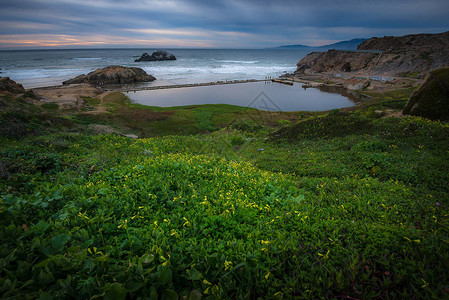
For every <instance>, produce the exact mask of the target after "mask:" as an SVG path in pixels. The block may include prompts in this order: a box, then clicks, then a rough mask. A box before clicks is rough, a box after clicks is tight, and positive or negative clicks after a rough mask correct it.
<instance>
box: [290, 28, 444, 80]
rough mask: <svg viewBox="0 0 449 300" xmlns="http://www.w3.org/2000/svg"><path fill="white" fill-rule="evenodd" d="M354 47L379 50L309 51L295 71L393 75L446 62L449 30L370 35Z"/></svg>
mask: <svg viewBox="0 0 449 300" xmlns="http://www.w3.org/2000/svg"><path fill="white" fill-rule="evenodd" d="M358 49H359V50H374V51H382V52H378V53H374V52H351V51H341V50H329V51H327V52H312V53H310V54H308V55H307V56H306V57H304V58H303V59H301V61H300V62H299V63H298V64H297V66H298V68H297V70H296V72H295V75H299V76H300V75H312V74H318V73H338V72H352V73H357V72H365V73H369V74H370V75H387V76H395V75H399V74H401V73H412V72H426V71H430V70H433V69H437V68H441V67H446V66H449V32H445V33H440V34H418V35H408V36H404V37H383V38H371V39H369V40H366V41H365V42H363V43H362V44H361V45H360V46H359V47H358Z"/></svg>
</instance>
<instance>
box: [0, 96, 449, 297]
mask: <svg viewBox="0 0 449 300" xmlns="http://www.w3.org/2000/svg"><path fill="white" fill-rule="evenodd" d="M401 93H402V94H403V95H404V96H403V97H405V95H406V94H407V93H408V94H410V93H411V90H405V91H401V92H398V91H396V92H391V93H387V94H384V95H374V94H373V95H372V96H373V99H374V100H372V101H371V102H370V103H366V104H365V105H363V106H361V107H360V108H359V109H357V108H356V109H352V111H351V110H348V111H346V112H342V111H337V110H336V111H332V112H328V113H305V112H302V113H288V114H279V113H261V112H257V111H255V110H245V109H244V108H240V107H232V106H222V105H215V106H214V105H208V106H189V107H182V108H147V107H141V106H139V105H134V104H130V103H127V102H126V99H125V98H122V96H120V94H111V96H110V97H109V98H106V99H103V103H95V101H90V103H88V104H87V105H89V106H93V107H97V106H99V105H105V106H106V107H108V112H107V113H104V114H97V115H96V114H88V113H83V112H70V113H67V112H60V114H61V115H56V114H55V113H53V115H50V114H49V112H48V111H46V110H44V109H41V110H39V108H32V107H31V106H30V107H28V108H27V110H26V111H27V112H26V113H23V112H22V113H21V114H18V113H17V112H15V113H14V112H8V113H3V114H2V115H1V118H0V125H1V124H7V122H10V120H12V116H14V118H16V119H17V120H20V122H19V121H17V122H18V123H20V124H22V125H23V126H25V130H24V132H22V133H21V134H17V135H14V134H9V135H8V134H5V132H3V131H2V132H1V134H2V137H1V138H0V151H1V157H2V160H1V161H0V199H1V200H0V237H1V238H0V266H1V267H0V293H1V294H2V297H3V298H6V299H8V298H39V297H40V298H42V299H45V298H49V299H50V298H51V297H52V298H55V299H58V298H79V299H86V298H92V299H98V298H106V299H125V298H128V299H131V298H132V299H134V298H140V299H147V298H150V299H217V298H218V299H219V298H221V299H247V298H264V299H265V298H266V299H283V298H287V299H290V298H295V299H317V298H334V297H339V298H340V297H341V298H364V299H372V298H405V299H407V298H420V299H421V298H429V299H430V298H439V299H442V298H447V297H448V293H449V274H448V273H447V266H448V265H449V215H448V210H447V207H448V202H447V199H448V196H449V190H448V186H447V182H449V172H448V170H449V124H448V123H445V122H438V121H430V120H427V119H422V118H419V117H406V118H389V117H387V118H379V117H378V116H376V115H375V114H374V113H373V112H374V110H383V111H387V110H393V111H397V109H398V107H399V106H400V103H404V99H402V96H398V95H399V94H401ZM85 101H87V102H89V101H88V100H86V99H85ZM401 101H402V102H401ZM404 104H405V103H404ZM22 109H23V108H22ZM14 114H16V115H14ZM21 117H22V119H21ZM8 118H9V119H8ZM51 118H53V119H51ZM48 120H53V121H51V122H52V124H53V125H52V126H50V125H47V121H48ZM55 120H59V121H55ZM281 120H285V121H281ZM63 121H64V122H63ZM227 122H228V123H227ZM177 123H178V124H177ZM226 123H227V124H226ZM92 124H102V125H104V126H110V127H112V128H117V130H118V129H124V128H125V129H131V130H134V131H135V132H138V133H142V132H143V133H145V134H147V135H157V134H164V135H165V136H159V137H151V138H143V139H130V138H127V137H121V136H118V135H116V134H108V135H103V134H93V133H95V132H94V131H92V130H91V129H90V126H91V125H92ZM133 124H135V125H133ZM290 124H292V125H290ZM133 126H134V127H133ZM147 126H148V128H150V129H147ZM26 128H30V130H29V131H27V129H26ZM178 128H179V129H180V130H181V131H180V132H182V133H186V134H189V135H179V134H178V135H173V134H174V133H175V132H176V130H177V129H178ZM280 128H281V129H280ZM277 129H280V130H277ZM275 130H276V132H275V133H273V131H275ZM204 133H208V134H204ZM269 133H271V134H269ZM166 134H170V135H168V136H167V135H166ZM267 134H268V135H267ZM267 137H268V138H267Z"/></svg>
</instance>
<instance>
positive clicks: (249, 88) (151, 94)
mask: <svg viewBox="0 0 449 300" xmlns="http://www.w3.org/2000/svg"><path fill="white" fill-rule="evenodd" d="M125 95H127V96H128V97H129V98H130V99H131V101H133V102H134V103H139V104H143V105H148V106H160V107H170V106H186V105H201V104H231V105H238V106H244V107H253V108H257V109H260V110H267V111H325V110H331V109H338V108H343V107H350V106H354V105H355V104H356V103H357V102H360V101H361V100H360V99H359V98H357V96H355V95H354V94H351V93H349V92H348V91H345V90H343V89H340V88H319V89H318V88H308V89H304V88H302V84H301V83H295V84H293V85H292V86H290V85H285V84H280V83H274V82H249V83H238V84H225V85H211V86H199V87H183V88H170V89H160V90H141V91H130V92H126V93H125Z"/></svg>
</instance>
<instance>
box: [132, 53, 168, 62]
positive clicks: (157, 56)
mask: <svg viewBox="0 0 449 300" xmlns="http://www.w3.org/2000/svg"><path fill="white" fill-rule="evenodd" d="M162 60H176V57H175V56H174V55H173V54H171V53H168V52H166V51H155V52H153V53H152V54H151V55H149V54H148V53H144V54H142V56H141V57H140V58H139V59H136V60H135V62H139V61H162Z"/></svg>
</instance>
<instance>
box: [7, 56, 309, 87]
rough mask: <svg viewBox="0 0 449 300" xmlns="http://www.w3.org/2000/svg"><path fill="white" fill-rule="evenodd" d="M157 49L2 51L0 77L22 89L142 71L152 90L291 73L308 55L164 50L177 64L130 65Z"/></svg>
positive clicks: (146, 63) (137, 63)
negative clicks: (101, 71) (98, 72)
mask: <svg viewBox="0 0 449 300" xmlns="http://www.w3.org/2000/svg"><path fill="white" fill-rule="evenodd" d="M156 50H158V49H82V50H15V51H12V50H7V51H0V68H1V69H2V70H0V72H2V73H1V74H0V76H3V77H5V76H8V77H10V78H11V79H13V80H15V81H16V82H18V83H21V84H22V85H23V86H24V87H25V88H35V87H43V86H53V85H60V84H61V83H62V82H63V81H64V80H67V79H70V78H73V77H75V76H77V75H80V74H87V73H89V72H91V71H93V70H95V69H98V68H102V67H107V66H110V65H121V66H128V67H140V68H142V69H144V70H145V71H146V72H147V73H149V74H151V75H153V76H155V77H156V79H157V80H156V81H154V82H153V83H151V85H169V84H187V83H202V82H213V81H220V80H222V81H225V80H245V79H264V78H265V77H267V76H271V77H278V76H279V75H282V74H284V73H291V72H293V71H295V69H296V63H297V62H298V61H299V60H300V59H301V58H302V57H304V56H305V55H306V54H307V53H308V52H310V50H301V49H299V50H298V49H294V50H293V49H288V50H287V49H257V50H254V49H252V50H249V49H239V50H236V49H163V50H166V51H168V52H169V53H173V54H174V55H175V56H176V57H177V60H175V61H159V62H134V60H135V59H137V58H139V57H140V56H141V55H142V53H144V52H147V53H149V54H151V53H152V52H153V51H156Z"/></svg>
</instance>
